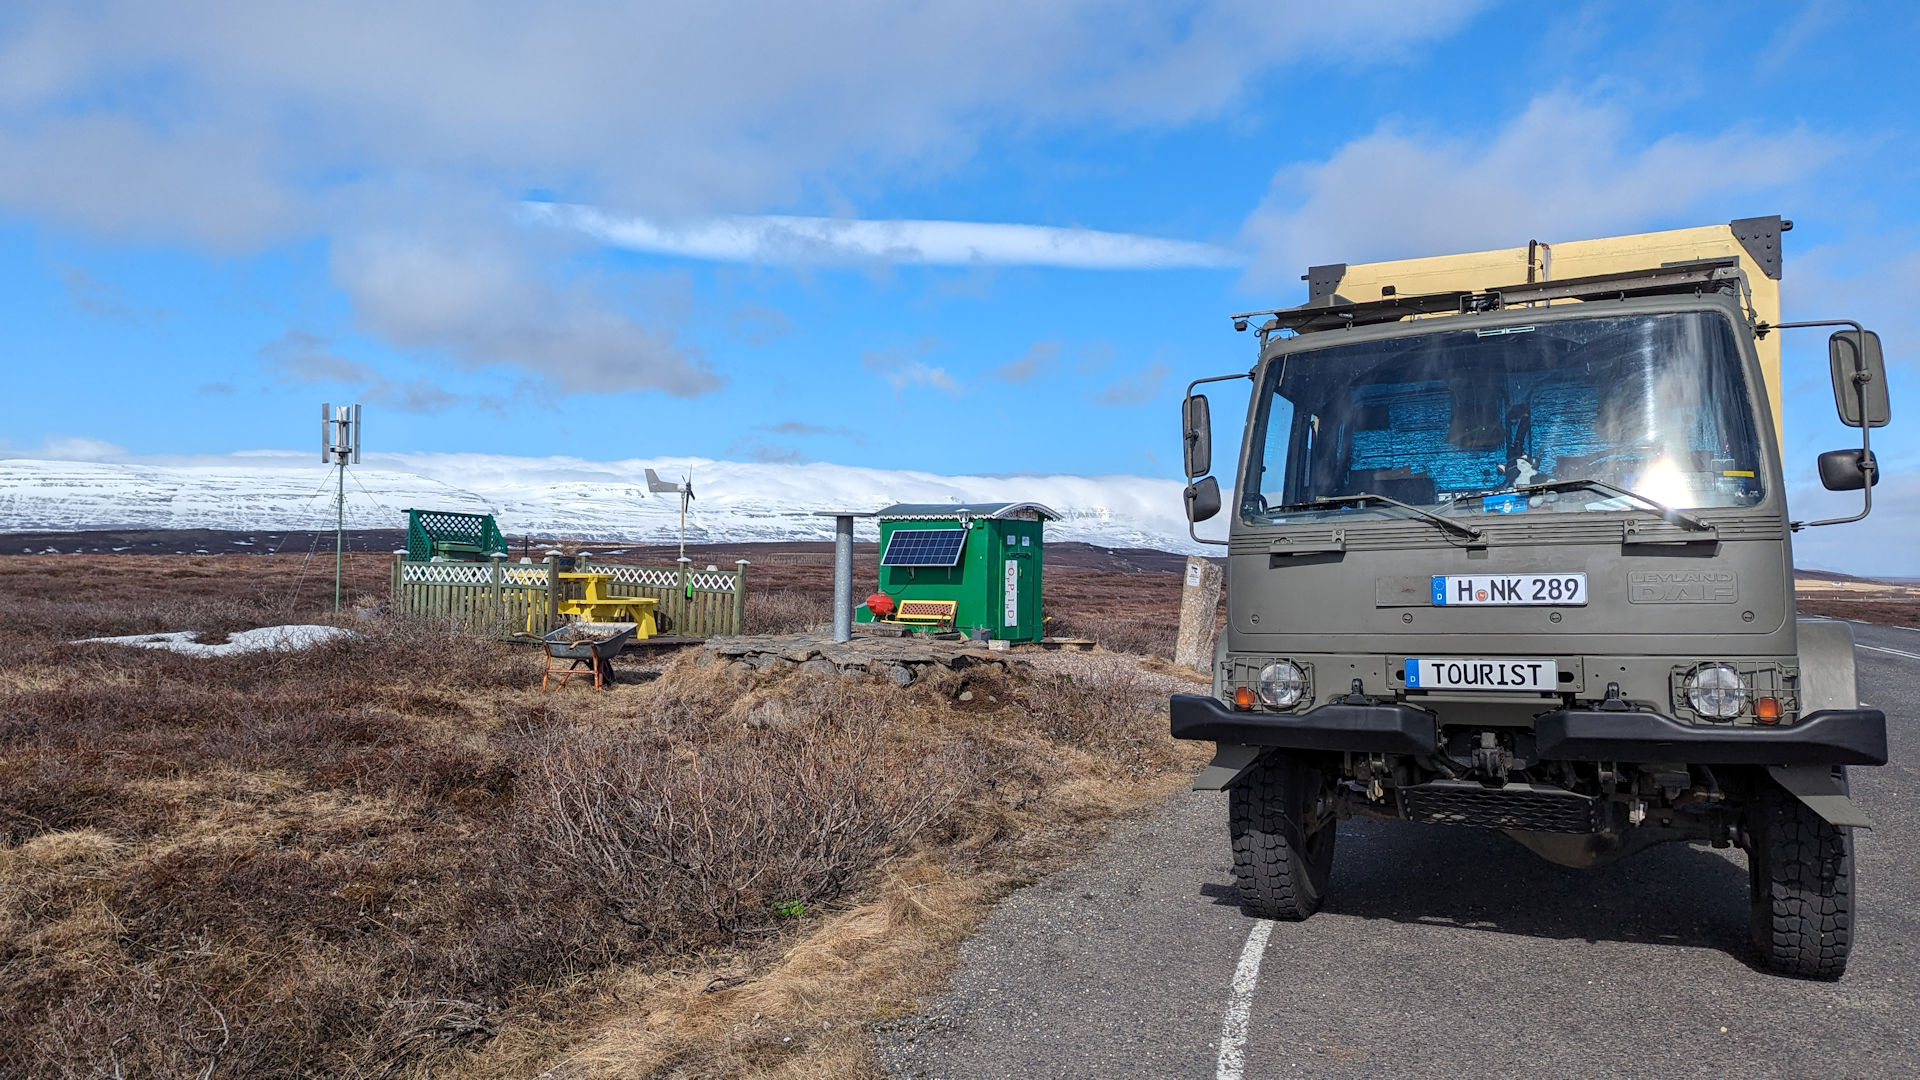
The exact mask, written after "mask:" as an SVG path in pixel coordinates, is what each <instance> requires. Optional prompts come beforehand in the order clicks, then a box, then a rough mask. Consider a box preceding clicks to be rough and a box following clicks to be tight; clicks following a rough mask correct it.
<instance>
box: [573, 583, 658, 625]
mask: <svg viewBox="0 0 1920 1080" xmlns="http://www.w3.org/2000/svg"><path fill="white" fill-rule="evenodd" d="M559 578H560V580H562V581H578V582H580V583H581V584H582V586H583V588H582V590H581V591H582V592H584V593H585V594H586V595H584V596H582V597H581V598H580V599H578V600H562V601H560V602H559V605H558V607H557V608H556V610H557V611H559V613H560V614H562V615H573V616H576V617H578V618H580V619H582V620H584V621H586V622H630V623H633V624H634V626H635V627H636V629H635V631H634V635H633V636H634V637H636V638H650V637H652V636H654V635H655V634H656V633H659V631H658V629H656V627H655V624H654V621H653V608H654V605H655V604H658V603H659V602H660V601H658V600H657V599H655V598H653V597H651V596H611V595H608V593H607V591H606V590H607V586H608V585H609V584H611V583H612V581H613V575H612V574H602V573H591V572H587V571H569V572H567V573H564V574H560V575H559Z"/></svg>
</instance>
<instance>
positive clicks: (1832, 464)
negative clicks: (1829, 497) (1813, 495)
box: [1820, 450, 1880, 491]
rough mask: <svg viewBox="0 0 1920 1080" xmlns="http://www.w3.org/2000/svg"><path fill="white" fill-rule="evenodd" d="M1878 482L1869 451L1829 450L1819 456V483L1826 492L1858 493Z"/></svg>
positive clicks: (1875, 463)
mask: <svg viewBox="0 0 1920 1080" xmlns="http://www.w3.org/2000/svg"><path fill="white" fill-rule="evenodd" d="M1879 482H1880V465H1879V463H1878V462H1876V461H1874V460H1873V451H1871V450H1829V451H1827V452H1826V453H1824V454H1821V455H1820V483H1821V485H1822V486H1823V487H1825V488H1826V489H1827V490H1828V491H1859V490H1860V489H1862V488H1864V487H1867V486H1869V485H1872V484H1878V483H1879Z"/></svg>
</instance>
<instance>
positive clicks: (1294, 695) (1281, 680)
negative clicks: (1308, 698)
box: [1260, 660, 1307, 709]
mask: <svg viewBox="0 0 1920 1080" xmlns="http://www.w3.org/2000/svg"><path fill="white" fill-rule="evenodd" d="M1306 692H1307V675H1306V673H1305V672H1303V671H1301V670H1300V669H1299V668H1298V667H1296V666H1294V664H1293V663H1292V662H1290V661H1287V660H1276V661H1274V662H1273V663H1271V664H1268V665H1267V666H1266V667H1263V668H1261V669H1260V700H1261V701H1263V702H1265V703H1266V704H1267V707H1268V708H1273V709H1287V708H1292V707H1293V705H1294V704H1295V703H1296V702H1298V701H1299V700H1300V695H1302V694H1304V693H1306Z"/></svg>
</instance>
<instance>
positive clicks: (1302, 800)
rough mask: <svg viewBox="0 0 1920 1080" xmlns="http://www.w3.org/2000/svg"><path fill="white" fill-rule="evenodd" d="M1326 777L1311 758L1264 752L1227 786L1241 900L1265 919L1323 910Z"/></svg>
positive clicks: (1330, 837) (1330, 827) (1328, 825)
mask: <svg viewBox="0 0 1920 1080" xmlns="http://www.w3.org/2000/svg"><path fill="white" fill-rule="evenodd" d="M1329 796H1330V792H1329V791H1328V787H1327V777H1326V775H1325V774H1324V773H1323V772H1322V771H1321V770H1320V769H1319V767H1318V766H1317V765H1315V764H1314V763H1313V762H1312V761H1311V760H1310V759H1307V758H1304V757H1301V756H1298V755H1293V754H1283V753H1274V754H1269V755H1267V757H1266V758H1265V759H1264V760H1262V761H1261V762H1260V763H1259V764H1258V765H1256V766H1254V767H1253V769H1252V770H1251V771H1250V772H1248V773H1247V775H1246V777H1245V778H1244V779H1243V780H1242V781H1241V782H1240V783H1239V784H1236V785H1235V786H1234V787H1233V788H1231V789H1230V790H1229V791H1228V793H1227V807H1228V822H1229V826H1230V828H1231V830H1232V833H1233V869H1234V874H1235V876H1236V877H1237V878H1238V879H1239V884H1240V902H1241V904H1242V905H1243V906H1244V907H1245V908H1246V910H1247V911H1248V912H1249V913H1250V914H1253V915H1257V916H1259V917H1261V918H1265V919H1287V920H1293V921H1297V920H1300V919H1304V918H1306V917H1307V916H1309V915H1311V914H1313V913H1314V912H1316V911H1318V910H1320V901H1321V900H1322V899H1323V898H1324V897H1325V896H1326V894H1327V879H1328V877H1329V876H1330V874H1331V873H1332V870H1333V841H1334V815H1333V813H1332V803H1331V799H1330V797H1329Z"/></svg>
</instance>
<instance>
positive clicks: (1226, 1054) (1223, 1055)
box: [1213, 919, 1273, 1080]
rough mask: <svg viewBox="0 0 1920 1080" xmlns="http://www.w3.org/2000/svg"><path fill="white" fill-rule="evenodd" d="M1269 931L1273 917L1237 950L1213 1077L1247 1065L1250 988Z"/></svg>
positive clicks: (1223, 1077) (1230, 1078)
mask: <svg viewBox="0 0 1920 1080" xmlns="http://www.w3.org/2000/svg"><path fill="white" fill-rule="evenodd" d="M1272 934H1273V920H1271V919H1261V920H1259V921H1257V922H1255V923H1254V924H1253V929H1252V930H1250V931H1248V933H1247V946H1246V948H1244V949H1241V950H1240V966H1239V967H1236V968H1234V969H1233V993H1232V995H1231V996H1229V997H1228V998H1227V1017H1226V1019H1225V1020H1224V1021H1222V1022H1221V1024H1220V1066H1219V1068H1218V1069H1216V1070H1215V1071H1214V1074H1213V1075H1214V1078H1215V1080H1240V1076H1241V1074H1242V1073H1243V1072H1245V1071H1246V1068H1247V1017H1248V1014H1249V1013H1250V1012H1251V1011H1252V1009H1253V988H1254V987H1255V986H1257V985H1259V982H1260V957H1261V955H1262V954H1263V953H1265V952H1266V951H1267V938H1268V937H1269V936H1271V935H1272Z"/></svg>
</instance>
